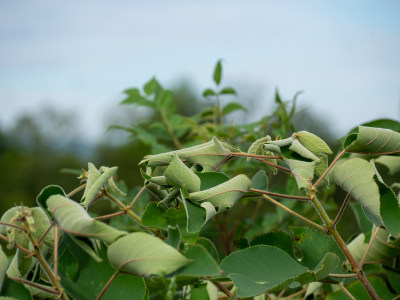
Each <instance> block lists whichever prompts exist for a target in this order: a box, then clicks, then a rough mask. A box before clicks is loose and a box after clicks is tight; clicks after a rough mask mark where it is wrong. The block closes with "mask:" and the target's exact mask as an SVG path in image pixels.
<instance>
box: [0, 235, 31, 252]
mask: <svg viewBox="0 0 400 300" xmlns="http://www.w3.org/2000/svg"><path fill="white" fill-rule="evenodd" d="M0 239H2V240H3V241H6V242H7V243H10V240H9V239H8V238H7V237H6V236H4V235H2V234H0ZM14 246H15V247H17V248H18V249H19V250H21V251H22V252H24V253H26V254H28V255H32V252H31V251H29V250H28V249H26V248H25V247H22V246H21V245H20V244H17V243H15V244H14Z"/></svg>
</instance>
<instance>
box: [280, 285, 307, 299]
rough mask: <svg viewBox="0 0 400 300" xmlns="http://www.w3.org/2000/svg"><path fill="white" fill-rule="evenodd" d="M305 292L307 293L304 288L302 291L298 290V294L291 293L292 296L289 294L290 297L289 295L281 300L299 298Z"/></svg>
mask: <svg viewBox="0 0 400 300" xmlns="http://www.w3.org/2000/svg"><path fill="white" fill-rule="evenodd" d="M306 291H307V287H305V288H304V289H302V290H300V291H298V292H296V293H293V294H291V295H289V296H287V297H285V298H283V300H289V299H292V298H294V297H297V296H299V295H301V294H303V293H305V292H306Z"/></svg>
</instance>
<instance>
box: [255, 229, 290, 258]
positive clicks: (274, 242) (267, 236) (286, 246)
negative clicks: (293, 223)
mask: <svg viewBox="0 0 400 300" xmlns="http://www.w3.org/2000/svg"><path fill="white" fill-rule="evenodd" d="M255 245H268V246H275V247H277V248H279V249H281V250H283V251H285V252H286V253H287V254H289V255H290V256H291V257H293V258H294V252H293V246H292V238H291V237H290V235H288V234H287V233H285V232H282V231H276V232H268V233H263V234H260V235H257V236H255V237H254V239H253V240H252V241H251V242H250V246H255Z"/></svg>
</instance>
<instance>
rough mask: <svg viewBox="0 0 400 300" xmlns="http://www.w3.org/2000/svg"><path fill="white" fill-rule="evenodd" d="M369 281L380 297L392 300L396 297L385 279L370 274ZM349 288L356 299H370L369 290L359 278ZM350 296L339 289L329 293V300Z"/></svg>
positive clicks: (340, 299)
mask: <svg viewBox="0 0 400 300" xmlns="http://www.w3.org/2000/svg"><path fill="white" fill-rule="evenodd" d="M368 281H369V282H370V283H371V285H372V287H373V288H374V290H375V292H376V293H377V294H378V295H379V298H380V299H384V300H391V299H393V298H394V297H395V295H394V294H392V293H391V292H390V291H389V289H388V288H387V286H386V284H385V282H384V281H383V279H381V278H380V277H378V276H369V277H368ZM346 288H347V290H348V291H349V292H350V294H352V295H353V297H354V298H355V299H370V296H369V295H368V293H367V291H366V290H365V288H364V286H363V285H362V284H361V282H360V281H359V280H357V281H355V282H353V283H350V284H349V285H347V286H346ZM346 298H348V296H347V295H346V294H345V292H343V291H342V290H338V291H337V292H334V293H331V294H328V297H327V298H326V299H327V300H342V299H346Z"/></svg>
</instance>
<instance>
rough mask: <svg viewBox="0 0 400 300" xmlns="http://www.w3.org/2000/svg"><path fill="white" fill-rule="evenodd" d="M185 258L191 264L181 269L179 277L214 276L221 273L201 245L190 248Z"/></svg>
mask: <svg viewBox="0 0 400 300" xmlns="http://www.w3.org/2000/svg"><path fill="white" fill-rule="evenodd" d="M185 256H186V258H188V259H190V260H192V262H190V263H188V264H187V265H186V266H185V267H183V268H182V270H181V271H180V272H179V275H180V276H214V275H218V274H219V273H221V269H220V268H219V267H218V264H217V263H216V262H215V260H214V259H213V257H212V256H211V255H210V254H209V253H208V252H207V250H206V249H205V248H204V247H203V246H201V245H193V246H191V247H190V248H189V249H188V250H187V251H186V253H185Z"/></svg>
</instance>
